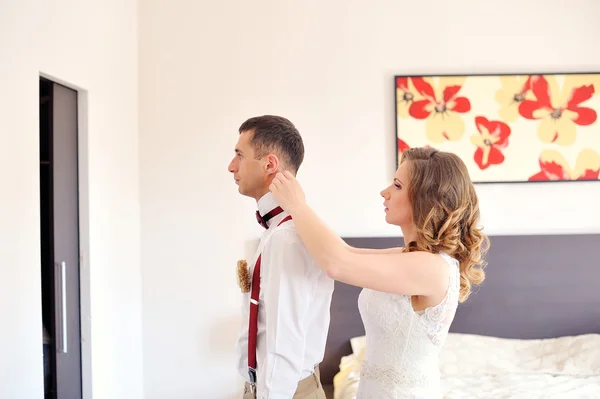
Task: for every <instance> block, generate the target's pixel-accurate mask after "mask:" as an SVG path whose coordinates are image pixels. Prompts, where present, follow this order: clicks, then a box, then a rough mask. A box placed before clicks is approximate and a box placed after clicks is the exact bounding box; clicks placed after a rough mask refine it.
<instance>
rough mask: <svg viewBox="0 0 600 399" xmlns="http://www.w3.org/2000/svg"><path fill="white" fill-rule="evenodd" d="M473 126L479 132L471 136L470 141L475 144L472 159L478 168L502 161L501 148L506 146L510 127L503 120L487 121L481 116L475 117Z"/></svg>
mask: <svg viewBox="0 0 600 399" xmlns="http://www.w3.org/2000/svg"><path fill="white" fill-rule="evenodd" d="M475 126H477V130H478V131H479V134H474V135H473V136H471V142H472V143H473V144H475V145H476V146H477V150H476V151H475V156H474V159H475V163H476V164H477V166H479V169H481V170H484V169H487V168H488V167H489V166H490V165H499V164H501V163H502V162H504V154H502V151H501V149H502V148H506V146H508V136H510V127H509V126H508V125H507V124H506V123H504V122H500V121H489V120H487V119H486V118H484V117H483V116H478V117H476V118H475Z"/></svg>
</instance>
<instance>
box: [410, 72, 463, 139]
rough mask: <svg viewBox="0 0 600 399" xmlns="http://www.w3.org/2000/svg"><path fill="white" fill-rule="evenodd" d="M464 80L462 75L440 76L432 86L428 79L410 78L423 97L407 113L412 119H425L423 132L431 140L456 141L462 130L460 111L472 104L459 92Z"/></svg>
mask: <svg viewBox="0 0 600 399" xmlns="http://www.w3.org/2000/svg"><path fill="white" fill-rule="evenodd" d="M464 80H465V78H464V77H444V78H440V82H439V84H438V85H437V86H436V87H435V89H434V87H433V85H432V84H431V80H430V79H424V78H422V77H413V78H411V81H412V83H413V85H414V87H415V89H416V90H417V92H418V93H419V95H420V96H421V97H422V99H419V100H417V101H414V102H413V103H412V104H411V105H410V108H409V110H408V112H409V114H410V116H412V117H413V118H415V119H426V121H425V131H426V134H427V138H428V139H429V140H430V141H432V142H434V143H441V142H444V141H446V140H450V141H456V140H459V139H460V138H461V137H462V136H463V134H464V133H465V123H464V122H463V120H462V117H461V116H460V115H459V114H461V113H465V112H469V111H470V110H471V103H470V102H469V99H468V98H466V97H461V96H459V95H458V93H459V91H460V89H461V88H462V85H463V84H464Z"/></svg>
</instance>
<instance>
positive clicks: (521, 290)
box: [321, 234, 600, 384]
mask: <svg viewBox="0 0 600 399" xmlns="http://www.w3.org/2000/svg"><path fill="white" fill-rule="evenodd" d="M345 241H346V242H348V243H349V244H350V245H352V246H355V247H362V248H389V247H392V246H399V245H402V242H401V239H400V238H397V237H370V238H345ZM490 241H491V247H490V251H489V253H488V255H487V262H488V265H487V268H486V280H485V281H484V282H483V284H481V285H480V286H479V287H478V288H476V290H475V291H474V293H472V294H471V296H470V297H469V299H468V300H467V301H466V302H464V303H463V304H461V305H460V306H459V309H458V312H457V314H456V317H455V319H454V322H453V324H452V327H451V329H450V331H452V332H457V333H471V334H480V335H489V336H496V337H504V338H522V339H529V338H550V337H559V336H565V335H578V334H585V333H600V256H599V254H600V252H599V249H600V234H581V235H529V236H491V237H490ZM359 293H360V288H358V287H354V286H349V285H346V284H343V283H339V282H336V285H335V291H334V294H333V299H332V303H331V325H330V328H329V336H328V339H327V347H326V350H325V359H324V361H323V363H322V364H321V378H322V382H323V384H331V383H332V380H333V376H334V375H335V374H336V373H337V372H338V371H339V363H340V359H341V357H342V356H345V355H348V354H350V353H351V348H350V341H349V340H350V338H352V337H355V336H359V335H363V334H364V328H363V325H362V321H361V319H360V314H359V312H358V307H357V300H358V294H359Z"/></svg>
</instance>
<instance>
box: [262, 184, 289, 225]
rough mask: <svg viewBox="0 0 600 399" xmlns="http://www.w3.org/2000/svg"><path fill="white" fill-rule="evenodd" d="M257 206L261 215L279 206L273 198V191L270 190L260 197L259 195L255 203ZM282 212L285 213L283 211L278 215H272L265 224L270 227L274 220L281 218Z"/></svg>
mask: <svg viewBox="0 0 600 399" xmlns="http://www.w3.org/2000/svg"><path fill="white" fill-rule="evenodd" d="M257 206H258V212H260V215H261V216H265V215H266V214H267V213H269V212H270V211H272V210H273V209H275V208H277V207H278V206H279V204H278V203H277V201H275V198H273V193H272V192H270V191H269V192H268V193H266V194H265V195H263V196H262V197H260V199H259V200H258V203H257ZM284 214H287V213H286V212H285V211H284V212H282V213H280V214H279V215H277V216H275V217H273V218H272V219H271V220H269V221H267V225H268V226H269V227H270V226H271V224H273V223H274V222H275V221H276V220H277V221H279V220H282V216H283V215H284Z"/></svg>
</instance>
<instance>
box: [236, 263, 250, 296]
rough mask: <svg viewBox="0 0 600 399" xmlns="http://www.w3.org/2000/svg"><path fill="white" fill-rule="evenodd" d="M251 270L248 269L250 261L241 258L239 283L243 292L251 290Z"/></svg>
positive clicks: (238, 269)
mask: <svg viewBox="0 0 600 399" xmlns="http://www.w3.org/2000/svg"><path fill="white" fill-rule="evenodd" d="M250 282H251V278H250V270H248V262H246V261H245V260H243V259H241V260H238V262H237V283H238V286H239V287H240V289H241V290H242V292H250Z"/></svg>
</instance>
